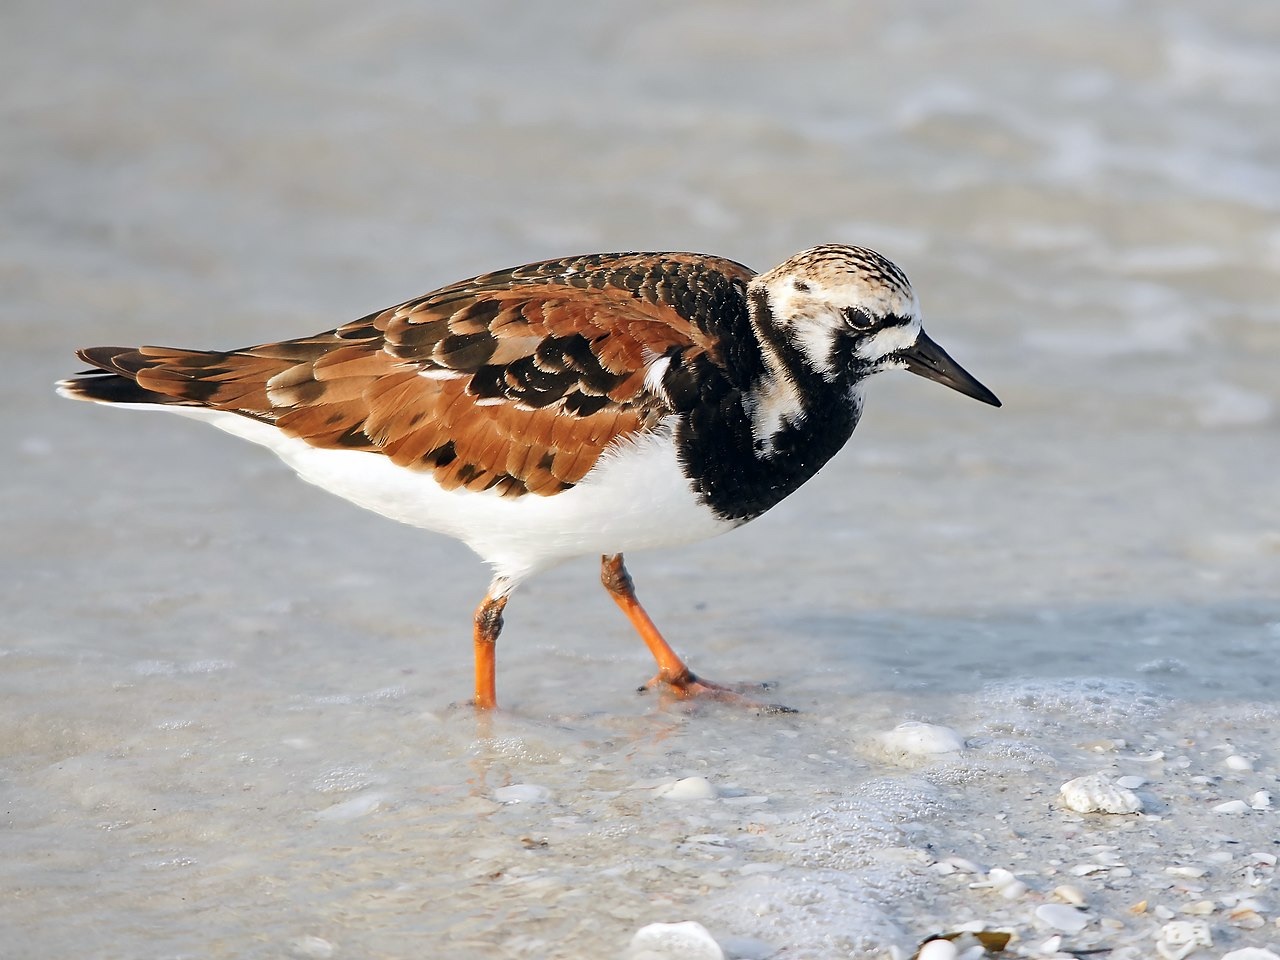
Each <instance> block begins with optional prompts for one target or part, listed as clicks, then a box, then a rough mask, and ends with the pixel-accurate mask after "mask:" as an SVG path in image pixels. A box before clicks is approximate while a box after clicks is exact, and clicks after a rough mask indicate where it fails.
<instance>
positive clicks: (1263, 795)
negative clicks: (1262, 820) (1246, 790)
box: [1249, 790, 1271, 810]
mask: <svg viewBox="0 0 1280 960" xmlns="http://www.w3.org/2000/svg"><path fill="white" fill-rule="evenodd" d="M1249 806H1251V807H1253V809H1255V810H1266V809H1267V808H1268V807H1270V806H1271V794H1270V793H1268V792H1267V791H1266V790H1259V791H1258V792H1257V793H1255V794H1254V795H1253V796H1252V797H1250V798H1249Z"/></svg>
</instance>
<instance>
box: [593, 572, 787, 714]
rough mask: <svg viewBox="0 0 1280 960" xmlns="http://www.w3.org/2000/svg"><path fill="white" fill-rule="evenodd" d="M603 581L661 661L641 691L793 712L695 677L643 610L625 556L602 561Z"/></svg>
mask: <svg viewBox="0 0 1280 960" xmlns="http://www.w3.org/2000/svg"><path fill="white" fill-rule="evenodd" d="M600 582H601V583H603V584H604V588H605V589H606V590H608V591H609V595H610V596H611V597H613V600H614V603H616V604H617V605H618V606H619V607H620V608H621V610H622V612H623V613H625V614H626V615H627V619H628V620H630V621H631V625H632V626H633V627H635V628H636V632H637V633H639V634H640V639H642V640H643V641H644V642H645V646H647V647H648V648H649V652H650V653H652V654H653V659H654V660H656V661H657V662H658V673H657V674H656V675H655V676H654V678H653V679H652V680H650V681H649V682H648V683H647V684H645V686H644V687H643V688H642V689H652V688H653V687H656V686H658V685H659V684H665V685H666V686H668V687H669V688H671V690H672V691H674V692H675V694H676V695H677V696H680V697H698V696H709V697H712V698H713V699H716V700H727V701H730V702H734V703H739V704H742V705H744V706H750V707H759V708H763V709H766V710H768V711H769V712H773V713H793V712H794V711H793V710H791V709H790V708H789V707H781V706H777V705H775V704H762V703H757V702H755V701H754V700H751V699H749V698H747V697H744V696H742V695H741V694H739V693H735V692H734V691H732V690H730V689H729V688H728V687H725V686H721V685H720V684H718V683H712V682H711V681H710V680H702V679H700V678H698V677H696V676H694V674H693V671H692V670H690V669H689V667H688V666H687V665H686V664H685V662H684V661H683V660H681V659H680V655H679V654H678V653H676V652H675V651H674V650H672V649H671V644H669V643H667V641H666V640H665V639H664V638H663V636H662V634H661V633H660V632H659V631H658V628H657V626H656V625H655V624H654V622H653V620H651V619H650V618H649V614H647V613H645V610H644V607H642V606H640V601H639V600H637V599H636V590H635V584H634V583H633V582H632V580H631V574H629V573H627V568H626V567H625V566H623V563H622V554H620V553H618V554H614V555H613V556H611V557H610V556H604V557H601V558H600Z"/></svg>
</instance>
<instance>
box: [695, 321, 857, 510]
mask: <svg viewBox="0 0 1280 960" xmlns="http://www.w3.org/2000/svg"><path fill="white" fill-rule="evenodd" d="M752 306H753V312H756V311H758V310H760V309H761V308H762V307H763V308H767V304H765V305H762V304H753V305H752ZM752 328H753V329H752V332H753V333H754V334H755V337H756V339H757V341H758V345H759V353H758V357H759V358H760V361H759V363H758V365H756V366H755V368H754V369H753V370H751V371H750V374H749V375H748V376H746V377H744V378H743V379H742V380H740V381H739V383H738V384H737V385H736V387H735V388H734V389H732V390H729V391H728V392H726V393H725V394H724V395H723V396H721V397H720V398H719V402H718V403H716V404H714V405H705V406H702V407H700V408H698V409H697V410H695V411H692V412H691V413H690V414H687V415H686V417H685V419H684V422H683V423H682V424H681V428H680V430H679V433H678V443H679V445H680V448H681V449H680V455H681V459H682V461H683V463H684V465H685V470H686V473H688V475H689V477H690V480H691V481H692V482H693V484H694V487H695V489H696V490H697V492H698V494H699V496H701V497H702V499H703V500H704V501H705V502H706V503H707V504H708V506H710V507H711V508H712V509H713V510H715V512H716V513H718V514H719V515H720V516H722V517H723V518H725V519H726V520H730V521H733V522H736V523H745V522H746V521H747V520H751V519H753V518H754V517H757V516H759V515H760V514H762V513H764V512H765V511H766V510H768V509H769V508H770V507H773V506H774V505H776V504H777V503H778V502H779V501H781V500H782V499H783V498H784V497H786V496H788V495H789V494H791V493H792V492H794V491H795V490H796V489H797V488H799V487H800V486H801V485H802V484H803V483H804V482H805V481H806V480H808V479H809V478H810V477H812V476H813V475H814V474H816V473H817V472H818V470H819V469H821V468H822V466H823V465H824V464H825V463H826V462H827V461H828V460H830V459H831V457H833V456H834V455H835V454H836V452H837V451H839V450H840V448H841V447H843V446H844V444H845V442H846V441H847V440H848V439H849V437H850V435H851V434H852V433H853V428H854V427H855V426H856V425H857V423H858V417H859V415H860V414H861V412H862V390H861V384H860V382H858V380H857V379H856V378H855V377H854V376H853V375H852V374H851V373H841V374H839V375H837V376H834V377H828V376H824V375H823V374H822V373H821V372H819V371H818V370H816V369H814V368H813V366H812V365H811V364H810V362H809V358H808V357H807V356H806V355H805V353H804V351H803V350H801V349H800V348H798V347H797V346H796V344H795V343H794V342H793V341H791V340H789V339H787V338H786V337H784V336H782V335H781V333H780V331H778V330H777V328H776V327H773V326H772V325H770V324H768V323H767V322H764V323H762V322H760V321H759V320H758V319H756V318H753V322H752Z"/></svg>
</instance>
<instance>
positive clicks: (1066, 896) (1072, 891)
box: [1053, 883, 1084, 907]
mask: <svg viewBox="0 0 1280 960" xmlns="http://www.w3.org/2000/svg"><path fill="white" fill-rule="evenodd" d="M1053 895H1054V896H1055V897H1057V898H1058V899H1059V900H1062V901H1064V902H1066V903H1069V904H1072V905H1073V906H1076V907H1083V906H1084V894H1083V893H1081V892H1080V888H1079V887H1073V886H1071V884H1069V883H1063V884H1060V885H1058V886H1056V887H1054V888H1053Z"/></svg>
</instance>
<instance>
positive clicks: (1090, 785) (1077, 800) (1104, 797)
mask: <svg viewBox="0 0 1280 960" xmlns="http://www.w3.org/2000/svg"><path fill="white" fill-rule="evenodd" d="M1058 792H1059V793H1060V794H1061V796H1062V802H1063V803H1065V804H1066V805H1067V807H1068V808H1070V809H1072V810H1074V811H1076V812H1077V813H1138V812H1139V811H1141V810H1142V799H1141V798H1140V797H1139V796H1138V795H1137V794H1136V793H1134V792H1133V791H1132V790H1127V789H1125V788H1124V787H1121V786H1118V785H1117V784H1115V783H1112V782H1111V778H1110V777H1108V776H1107V775H1106V774H1104V773H1095V774H1092V775H1090V776H1087V777H1076V778H1075V779H1074V780H1068V781H1067V782H1066V783H1064V784H1063V785H1062V786H1061V787H1059V788H1058Z"/></svg>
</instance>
